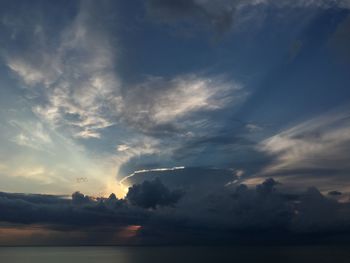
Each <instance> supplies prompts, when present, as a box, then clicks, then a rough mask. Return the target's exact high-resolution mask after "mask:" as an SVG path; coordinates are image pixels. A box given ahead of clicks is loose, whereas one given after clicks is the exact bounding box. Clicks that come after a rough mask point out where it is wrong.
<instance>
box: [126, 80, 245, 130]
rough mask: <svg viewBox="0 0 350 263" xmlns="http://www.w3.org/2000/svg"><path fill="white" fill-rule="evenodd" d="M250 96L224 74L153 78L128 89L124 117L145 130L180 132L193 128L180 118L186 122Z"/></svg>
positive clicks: (128, 121) (131, 123)
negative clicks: (218, 75)
mask: <svg viewBox="0 0 350 263" xmlns="http://www.w3.org/2000/svg"><path fill="white" fill-rule="evenodd" d="M246 96H247V92H246V91H244V90H243V87H242V85H241V84H238V83H235V82H230V81H225V80H224V79H221V78H220V77H213V78H210V77H204V76H198V75H196V74H191V75H184V76H178V77H175V78H171V79H166V78H163V77H149V78H147V79H146V80H145V81H143V82H142V83H140V84H139V85H136V86H135V87H131V88H130V89H128V90H127V91H126V94H125V95H124V96H123V106H122V109H121V111H122V115H123V117H122V118H124V119H125V121H126V122H127V123H129V124H130V125H133V126H135V127H137V128H138V129H139V130H141V131H143V132H145V133H151V134H153V133H154V134H158V133H162V132H163V133H174V132H175V133H176V132H178V131H181V129H183V128H187V129H188V128H189V127H184V125H181V124H180V121H181V122H182V123H184V120H185V121H186V120H188V119H191V116H193V115H195V114H196V113H200V112H208V111H209V112H210V111H215V110H220V109H223V108H225V107H227V106H228V105H230V107H232V104H233V105H235V104H238V103H240V102H242V100H244V98H245V97H246ZM185 124H187V126H189V125H190V124H189V123H185Z"/></svg>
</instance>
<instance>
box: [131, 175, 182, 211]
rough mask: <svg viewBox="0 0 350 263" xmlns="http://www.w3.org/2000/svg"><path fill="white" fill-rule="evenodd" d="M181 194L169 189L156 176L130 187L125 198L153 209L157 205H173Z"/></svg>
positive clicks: (134, 203) (132, 202)
mask: <svg viewBox="0 0 350 263" xmlns="http://www.w3.org/2000/svg"><path fill="white" fill-rule="evenodd" d="M182 194H183V193H182V192H181V191H179V190H177V191H176V190H174V191H170V190H169V189H168V188H167V187H166V186H164V184H163V183H162V182H161V181H160V179H159V178H156V179H154V180H153V181H144V182H143V183H141V184H139V185H133V186H132V187H130V188H129V191H128V194H127V195H126V199H127V200H128V201H129V202H130V203H131V204H133V205H137V206H140V207H143V208H153V209H155V208H157V207H158V206H173V205H175V204H176V203H177V202H178V201H179V199H180V198H181V196H182Z"/></svg>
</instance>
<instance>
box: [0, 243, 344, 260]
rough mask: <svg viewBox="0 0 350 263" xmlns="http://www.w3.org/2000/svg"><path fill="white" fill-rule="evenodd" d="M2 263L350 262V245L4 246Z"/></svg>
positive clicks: (1, 250) (1, 254)
mask: <svg viewBox="0 0 350 263" xmlns="http://www.w3.org/2000/svg"><path fill="white" fill-rule="evenodd" d="M0 262H1V263H73V262H74V263H82V262H84V263H107V262H111V263H133V262H137V263H138V262H164V263H166V262H218V263H221V262H237V263H240V262H244V263H245V262H284V263H288V262H298V263H302V262H318V263H322V262H336V263H341V262H350V246H285V247H278V246H266V247H249V246H242V247H240V246H232V247H2V248H0Z"/></svg>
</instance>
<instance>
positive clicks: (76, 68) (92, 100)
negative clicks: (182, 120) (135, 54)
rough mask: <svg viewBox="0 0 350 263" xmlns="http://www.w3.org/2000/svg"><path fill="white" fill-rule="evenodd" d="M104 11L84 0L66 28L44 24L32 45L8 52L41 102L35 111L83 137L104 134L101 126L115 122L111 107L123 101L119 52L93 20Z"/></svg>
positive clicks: (10, 61)
mask: <svg viewBox="0 0 350 263" xmlns="http://www.w3.org/2000/svg"><path fill="white" fill-rule="evenodd" d="M99 16H100V15H98V11H95V9H94V7H93V6H92V5H90V4H88V3H82V4H81V6H80V10H79V12H78V14H77V16H76V17H75V18H74V20H73V21H72V22H71V23H70V24H68V25H67V26H66V27H65V28H63V30H62V31H61V32H48V31H46V30H39V31H37V32H36V36H34V37H33V38H32V39H30V40H27V41H31V43H30V45H28V46H27V48H24V49H21V50H19V52H18V53H17V54H16V53H14V52H8V53H7V54H6V55H5V58H6V60H7V65H8V67H9V68H10V69H11V70H12V71H13V72H15V73H16V74H17V75H18V77H19V78H20V80H22V82H23V83H24V84H25V85H26V86H27V87H28V89H29V90H28V91H27V92H30V93H31V94H32V95H31V96H34V98H36V102H37V103H38V102H39V105H36V106H33V111H34V112H35V113H36V114H37V115H38V116H40V117H41V118H43V119H44V120H46V121H47V122H49V123H50V124H51V125H54V126H55V127H61V126H65V127H66V128H67V127H68V129H69V130H70V132H72V133H73V134H74V136H76V137H80V138H99V137H100V130H101V129H104V128H106V127H109V126H111V125H113V121H112V120H111V118H110V117H109V116H108V115H109V113H108V112H109V111H112V112H114V111H115V109H114V107H115V106H116V105H115V102H116V101H118V95H117V91H118V85H119V80H118V77H117V75H116V74H115V72H114V66H115V63H114V59H115V54H116V52H115V50H114V47H112V45H111V43H110V41H109V39H108V38H109V36H108V34H107V33H106V32H104V31H103V30H101V28H97V26H96V25H95V26H93V21H94V19H95V18H96V19H97V18H98V17H99ZM32 23H33V22H32ZM39 26H42V27H45V25H41V24H40V23H39ZM28 28H29V29H28V30H30V29H31V27H28ZM34 29H35V28H34ZM34 29H33V30H34ZM25 33H26V32H25ZM25 33H23V35H25ZM55 34H58V36H57V35H55ZM18 38H19V36H18ZM53 39H56V40H57V41H55V42H54V44H52V45H51V41H52V40H53ZM17 41H20V39H18V40H17ZM34 43H36V44H37V45H36V46H35V45H33V44H34ZM33 46H35V49H34V47H33ZM110 107H112V108H113V109H111V108H110Z"/></svg>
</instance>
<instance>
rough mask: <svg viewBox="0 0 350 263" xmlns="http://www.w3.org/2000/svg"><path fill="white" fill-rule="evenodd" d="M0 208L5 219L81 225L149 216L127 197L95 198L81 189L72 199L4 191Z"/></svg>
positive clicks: (137, 220)
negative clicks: (127, 202)
mask: <svg viewBox="0 0 350 263" xmlns="http://www.w3.org/2000/svg"><path fill="white" fill-rule="evenodd" d="M0 210H1V215H0V221H3V222H4V221H5V222H10V223H22V224H37V223H43V224H52V225H58V226H60V225H61V226H74V227H77V228H79V227H86V226H91V225H99V224H107V225H108V224H110V225H127V224H133V223H135V224H137V223H140V222H142V221H143V220H145V219H146V218H147V215H146V211H139V210H137V209H131V210H130V208H129V207H126V206H124V205H123V201H120V200H113V198H109V199H103V200H102V199H101V200H93V199H92V198H90V197H88V196H85V195H83V194H81V193H78V192H76V193H74V194H73V195H72V199H68V198H62V197H54V196H46V195H34V196H33V195H29V196H28V195H23V194H9V193H1V197H0ZM132 210H133V211H132Z"/></svg>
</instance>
